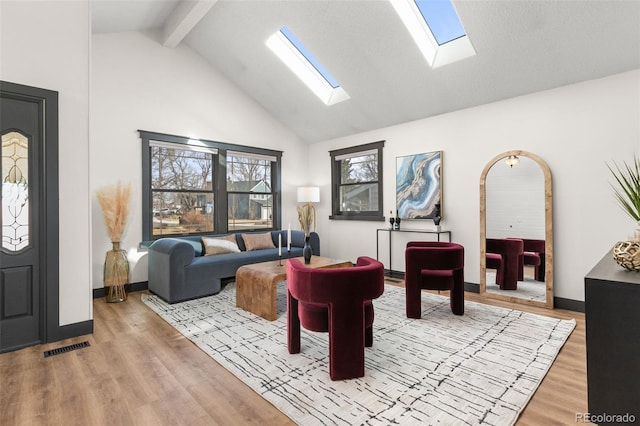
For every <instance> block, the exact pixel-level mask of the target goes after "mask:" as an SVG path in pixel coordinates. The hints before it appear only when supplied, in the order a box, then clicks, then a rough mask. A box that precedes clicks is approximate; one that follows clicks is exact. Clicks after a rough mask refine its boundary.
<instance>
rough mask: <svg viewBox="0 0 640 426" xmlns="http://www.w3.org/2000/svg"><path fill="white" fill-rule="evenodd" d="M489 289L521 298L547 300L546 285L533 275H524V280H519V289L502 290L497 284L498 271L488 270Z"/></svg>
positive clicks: (491, 291)
mask: <svg viewBox="0 0 640 426" xmlns="http://www.w3.org/2000/svg"><path fill="white" fill-rule="evenodd" d="M486 282H487V291H488V292H489V293H494V294H502V295H504V296H515V297H517V298H519V299H525V300H536V301H538V302H544V301H545V300H547V294H546V290H547V289H546V287H545V285H544V283H543V282H540V281H536V280H534V279H533V278H531V277H524V281H518V289H517V290H501V289H500V286H499V285H497V284H496V273H495V272H487V281H486Z"/></svg>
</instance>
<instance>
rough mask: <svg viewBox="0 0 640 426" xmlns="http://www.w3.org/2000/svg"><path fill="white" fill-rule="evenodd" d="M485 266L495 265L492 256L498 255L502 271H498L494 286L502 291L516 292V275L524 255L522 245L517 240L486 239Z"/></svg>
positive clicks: (520, 241)
mask: <svg viewBox="0 0 640 426" xmlns="http://www.w3.org/2000/svg"><path fill="white" fill-rule="evenodd" d="M486 244H487V245H486V248H487V250H486V252H487V256H486V258H487V266H489V265H492V264H497V263H495V262H496V261H495V259H492V257H495V256H492V254H498V255H500V256H501V258H502V264H501V266H502V269H498V272H497V276H496V281H497V282H496V284H498V285H499V286H500V288H501V289H503V290H516V289H517V288H518V275H519V272H520V260H521V258H522V256H523V253H524V243H523V241H522V240H519V239H509V238H487V240H486Z"/></svg>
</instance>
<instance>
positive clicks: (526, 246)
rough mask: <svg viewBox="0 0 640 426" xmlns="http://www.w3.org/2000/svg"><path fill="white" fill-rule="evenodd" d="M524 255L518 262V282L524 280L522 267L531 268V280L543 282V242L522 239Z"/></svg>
mask: <svg viewBox="0 0 640 426" xmlns="http://www.w3.org/2000/svg"><path fill="white" fill-rule="evenodd" d="M522 242H523V250H524V253H523V254H522V257H521V258H520V260H519V266H518V268H519V271H518V280H520V281H523V280H524V266H525V265H527V266H533V278H534V279H535V280H536V281H544V272H545V270H544V267H545V265H544V263H545V261H544V250H545V241H544V240H533V239H527V238H522Z"/></svg>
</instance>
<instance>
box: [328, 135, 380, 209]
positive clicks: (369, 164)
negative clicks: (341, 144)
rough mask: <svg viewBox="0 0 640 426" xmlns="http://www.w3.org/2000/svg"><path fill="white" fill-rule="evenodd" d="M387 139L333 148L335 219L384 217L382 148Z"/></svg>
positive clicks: (332, 179)
mask: <svg viewBox="0 0 640 426" xmlns="http://www.w3.org/2000/svg"><path fill="white" fill-rule="evenodd" d="M383 147H384V141H380V142H373V143H370V144H366V145H359V146H354V147H350V148H344V149H338V150H335V151H329V155H330V156H331V188H332V197H331V210H332V215H331V217H330V218H331V219H344V220H380V221H383V220H384V214H383V212H382V199H383V198H382V148H383Z"/></svg>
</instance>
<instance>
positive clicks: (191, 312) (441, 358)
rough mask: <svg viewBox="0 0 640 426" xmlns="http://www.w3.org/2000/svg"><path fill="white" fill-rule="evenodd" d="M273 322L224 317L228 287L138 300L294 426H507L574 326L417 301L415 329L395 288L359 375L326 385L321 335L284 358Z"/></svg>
mask: <svg viewBox="0 0 640 426" xmlns="http://www.w3.org/2000/svg"><path fill="white" fill-rule="evenodd" d="M285 286H286V284H285V283H281V285H280V286H279V288H278V300H279V313H278V319H277V320H276V321H273V322H269V321H266V320H264V319H262V318H260V317H258V316H255V315H253V314H251V313H249V312H245V311H243V310H240V309H238V308H236V307H235V285H234V284H233V283H230V284H227V286H226V287H225V288H224V289H223V290H222V291H221V292H220V293H219V294H217V295H215V296H210V297H205V298H201V299H198V300H192V301H188V302H183V303H177V304H174V305H169V304H166V303H165V302H163V301H162V300H161V299H159V298H158V297H156V296H151V295H143V301H144V302H145V303H146V304H147V305H148V306H149V307H151V309H153V310H154V311H155V312H157V313H158V314H159V315H160V316H161V317H162V318H164V319H165V320H166V321H167V322H168V323H169V324H171V325H172V326H173V327H175V328H176V329H177V330H178V331H180V333H182V334H183V335H184V336H185V337H187V338H189V339H190V340H192V341H193V342H194V343H195V344H196V345H198V346H199V347H200V348H201V349H202V350H203V351H205V352H206V353H207V354H209V355H210V356H211V357H212V358H213V359H215V360H216V361H217V362H219V363H220V364H221V365H223V366H224V367H225V368H227V369H228V370H229V371H231V372H232V373H233V374H235V375H236V376H237V377H238V378H239V379H240V380H242V381H243V382H245V383H247V384H248V385H249V386H250V387H252V388H253V389H254V390H255V391H256V392H258V393H259V394H260V395H262V396H263V397H264V398H265V399H267V400H268V401H270V402H271V403H273V404H274V405H275V406H276V407H277V408H278V409H279V410H280V411H282V412H283V413H285V414H286V415H287V416H289V417H290V418H291V419H292V420H293V421H295V422H296V423H298V424H300V425H355V424H358V425H389V424H405V425H415V424H431V425H433V424H443V425H461V424H467V425H476V424H486V425H509V424H513V423H515V421H516V420H517V418H518V415H519V413H520V412H521V411H522V410H523V409H524V407H525V406H526V404H527V402H528V401H529V399H530V398H531V396H532V395H533V393H534V392H535V391H536V389H537V387H538V385H539V384H540V381H541V380H542V378H543V377H544V376H545V374H546V373H547V371H548V369H549V367H550V366H551V364H552V363H553V361H554V359H555V357H556V355H557V354H558V351H559V350H560V348H561V347H562V345H563V344H564V342H565V341H566V339H567V338H568V337H569V335H570V334H571V332H572V330H573V328H574V327H575V321H573V320H571V321H566V320H557V319H554V318H549V317H544V316H540V315H534V314H529V313H525V312H520V311H516V310H511V309H504V308H498V307H493V306H489V305H483V304H481V303H474V302H466V303H465V315H464V316H455V315H453V314H452V313H451V310H450V309H449V299H448V297H444V296H438V295H434V294H428V293H423V296H422V313H423V314H422V319H420V320H415V319H408V318H406V316H405V303H404V289H403V288H399V287H394V286H389V285H387V286H386V287H385V292H384V294H383V295H382V296H381V297H380V298H379V299H377V300H376V301H375V302H374V306H375V323H374V344H373V347H372V348H367V349H366V351H365V360H366V364H365V377H362V378H359V379H352V380H345V381H337V382H332V381H331V379H330V378H329V366H328V363H329V357H328V347H327V346H328V338H327V334H326V333H314V332H309V331H306V330H304V329H303V330H302V338H301V343H302V351H301V353H300V354H295V355H290V354H289V353H288V351H287V344H286V342H287V339H286V327H287V324H286V314H285V312H284V310H285V309H286V305H284V303H285V302H284V301H285V298H284V295H285V291H286V287H285Z"/></svg>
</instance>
